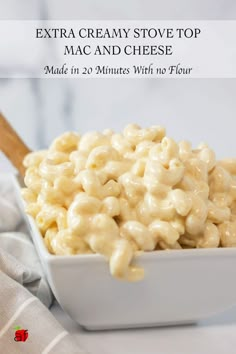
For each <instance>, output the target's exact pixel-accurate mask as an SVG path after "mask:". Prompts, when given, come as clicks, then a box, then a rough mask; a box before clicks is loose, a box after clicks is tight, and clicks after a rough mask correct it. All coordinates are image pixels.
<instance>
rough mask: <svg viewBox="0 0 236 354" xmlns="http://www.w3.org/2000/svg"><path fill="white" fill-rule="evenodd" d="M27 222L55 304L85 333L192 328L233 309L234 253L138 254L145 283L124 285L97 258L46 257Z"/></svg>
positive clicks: (235, 290)
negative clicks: (198, 323)
mask: <svg viewBox="0 0 236 354" xmlns="http://www.w3.org/2000/svg"><path fill="white" fill-rule="evenodd" d="M16 184H17V185H18V187H17V189H18V191H19V183H16ZM18 194H19V193H18ZM19 200H21V198H19ZM26 219H27V221H28V224H29V226H30V230H31V234H32V238H33V241H34V244H35V247H36V249H37V252H38V254H39V257H40V259H41V262H42V265H43V268H44V271H45V273H46V276H47V279H48V282H49V284H50V286H51V288H52V291H53V293H54V295H55V297H56V299H57V301H58V302H59V304H60V305H61V307H62V308H63V309H64V310H65V311H66V312H67V313H68V314H69V315H70V316H71V318H73V319H74V320H75V321H76V322H78V323H79V324H80V325H81V326H83V327H85V328H86V329H89V330H100V329H114V328H130V327H149V326H157V325H158V326H159V325H172V324H185V323H194V322H197V321H199V320H202V319H204V318H207V317H209V316H211V315H214V314H217V313H219V312H222V311H224V310H226V309H228V308H230V307H232V306H233V305H235V304H236V282H235V281H234V280H235V270H236V249H235V248H217V249H191V250H170V251H156V252H148V253H143V254H141V255H139V256H137V257H136V258H135V260H134V262H135V263H136V264H138V265H140V266H141V267H143V268H144V270H145V278H144V280H142V281H140V282H137V283H129V282H126V281H121V280H116V279H114V278H113V277H112V276H111V275H110V273H109V267H108V263H107V262H106V261H105V260H104V258H103V257H102V256H100V255H97V254H95V255H73V256H56V255H51V254H50V253H49V252H48V250H47V248H46V246H45V244H44V242H43V238H42V236H41V234H40V232H39V230H38V228H37V226H36V224H35V222H34V220H33V218H31V217H26Z"/></svg>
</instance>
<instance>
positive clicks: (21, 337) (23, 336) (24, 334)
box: [14, 326, 29, 342]
mask: <svg viewBox="0 0 236 354" xmlns="http://www.w3.org/2000/svg"><path fill="white" fill-rule="evenodd" d="M14 329H15V330H16V331H15V338H14V340H15V341H16V342H25V341H26V340H27V338H28V336H29V333H28V329H21V327H20V326H17V327H14Z"/></svg>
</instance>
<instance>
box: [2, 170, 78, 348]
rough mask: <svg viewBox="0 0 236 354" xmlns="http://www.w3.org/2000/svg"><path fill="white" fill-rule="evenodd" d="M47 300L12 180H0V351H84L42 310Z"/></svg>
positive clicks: (49, 296)
mask: <svg viewBox="0 0 236 354" xmlns="http://www.w3.org/2000/svg"><path fill="white" fill-rule="evenodd" d="M52 301H53V296H52V292H51V290H50V287H49V285H48V283H47V281H46V279H45V277H44V275H43V272H42V269H41V265H40V261H39V259H38V256H37V254H36V252H35V249H34V246H33V243H32V241H31V239H30V237H29V235H28V233H27V228H26V226H25V224H24V222H23V220H22V216H21V213H20V210H19V209H18V207H17V204H16V200H15V195H14V188H13V183H12V180H11V178H9V176H0V353H4V354H15V353H17V354H18V353H19V354H20V353H24V354H46V353H50V354H53V353H55V354H79V353H85V351H84V350H82V349H81V348H80V346H79V343H77V340H76V339H75V338H73V337H72V336H70V335H69V333H68V332H67V331H65V330H64V328H63V327H62V326H61V325H60V324H59V323H58V322H57V321H56V319H55V318H54V317H53V315H52V314H51V312H50V311H49V310H48V309H47V307H49V306H50V305H51V304H52Z"/></svg>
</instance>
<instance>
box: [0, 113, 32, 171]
mask: <svg viewBox="0 0 236 354" xmlns="http://www.w3.org/2000/svg"><path fill="white" fill-rule="evenodd" d="M0 150H2V152H3V153H4V154H5V155H6V156H7V157H8V159H9V160H10V161H11V162H12V164H13V165H14V166H15V167H16V169H17V170H18V171H19V173H20V175H21V176H22V177H24V175H25V167H24V165H23V160H24V157H25V156H26V155H27V154H28V153H29V152H30V149H29V148H28V147H27V146H26V145H25V143H24V142H23V140H22V139H21V138H20V137H19V135H18V134H17V133H16V131H15V130H14V129H13V128H12V126H11V125H10V123H9V122H8V121H7V120H6V118H5V117H4V116H3V114H2V113H1V112H0Z"/></svg>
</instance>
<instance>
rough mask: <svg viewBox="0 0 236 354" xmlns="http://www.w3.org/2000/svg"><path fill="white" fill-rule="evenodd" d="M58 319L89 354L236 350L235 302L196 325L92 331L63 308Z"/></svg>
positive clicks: (198, 353) (190, 353) (214, 353)
mask: <svg viewBox="0 0 236 354" xmlns="http://www.w3.org/2000/svg"><path fill="white" fill-rule="evenodd" d="M51 311H52V313H53V315H54V316H55V317H56V318H57V320H58V321H59V322H60V323H61V324H62V325H63V326H64V327H65V328H66V329H67V330H68V331H69V332H70V333H71V334H72V335H73V336H76V338H78V341H79V342H80V345H81V347H82V348H83V349H85V350H87V351H88V352H89V353H90V354H159V353H160V354H211V353H212V354H222V353H227V354H235V353H236V306H235V307H234V308H232V309H231V310H228V311H227V312H224V313H223V314H221V315H218V316H214V317H212V318H210V319H208V320H205V321H203V322H201V323H199V324H197V325H191V326H175V327H161V328H145V329H129V330H115V331H98V332H89V331H85V330H83V329H82V328H81V327H80V326H79V325H78V324H76V323H75V322H74V321H72V320H71V319H70V318H69V317H68V315H67V314H65V313H64V312H63V310H62V309H61V308H60V306H59V305H58V304H55V305H54V306H53V307H52V309H51Z"/></svg>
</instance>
